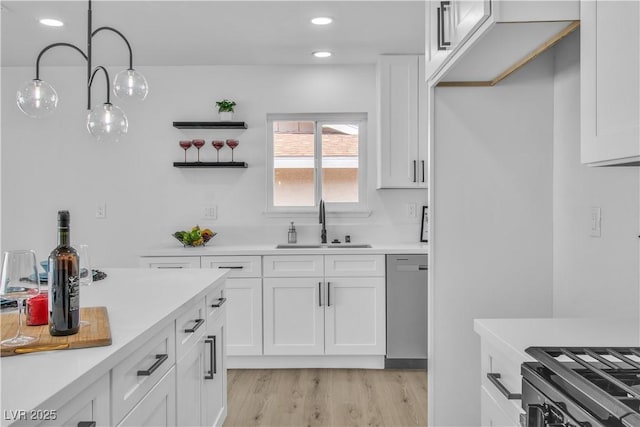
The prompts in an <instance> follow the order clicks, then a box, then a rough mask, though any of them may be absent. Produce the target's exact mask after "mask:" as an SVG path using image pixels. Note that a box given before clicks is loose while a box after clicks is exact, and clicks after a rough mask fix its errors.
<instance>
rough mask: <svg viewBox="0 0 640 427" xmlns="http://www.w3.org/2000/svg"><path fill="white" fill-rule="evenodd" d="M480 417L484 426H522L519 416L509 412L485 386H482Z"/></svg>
mask: <svg viewBox="0 0 640 427" xmlns="http://www.w3.org/2000/svg"><path fill="white" fill-rule="evenodd" d="M480 417H481V420H482V423H481V424H480V425H482V426H491V427H520V421H519V418H518V417H516V418H513V414H507V413H506V412H505V411H504V410H503V409H502V407H501V406H500V404H499V402H497V401H496V400H495V399H494V397H493V396H491V394H490V393H489V392H488V391H487V389H485V387H484V386H482V387H480Z"/></svg>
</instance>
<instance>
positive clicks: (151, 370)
mask: <svg viewBox="0 0 640 427" xmlns="http://www.w3.org/2000/svg"><path fill="white" fill-rule="evenodd" d="M168 358H169V355H168V354H156V361H155V362H153V365H151V367H150V368H149V369H146V370H140V371H138V376H139V377H148V376H149V375H151V374H153V373H154V372H155V371H156V369H158V368H159V367H160V365H162V364H163V363H164V362H165V361H166V360H167V359H168Z"/></svg>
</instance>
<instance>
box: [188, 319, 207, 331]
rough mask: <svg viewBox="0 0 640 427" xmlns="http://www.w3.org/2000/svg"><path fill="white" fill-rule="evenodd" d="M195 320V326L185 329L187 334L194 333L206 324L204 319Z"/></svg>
mask: <svg viewBox="0 0 640 427" xmlns="http://www.w3.org/2000/svg"><path fill="white" fill-rule="evenodd" d="M194 322H196V324H195V325H193V328H185V330H184V331H185V332H186V333H187V334H190V333H193V332H195V331H197V330H198V328H199V327H200V326H202V325H203V324H204V319H195V320H194Z"/></svg>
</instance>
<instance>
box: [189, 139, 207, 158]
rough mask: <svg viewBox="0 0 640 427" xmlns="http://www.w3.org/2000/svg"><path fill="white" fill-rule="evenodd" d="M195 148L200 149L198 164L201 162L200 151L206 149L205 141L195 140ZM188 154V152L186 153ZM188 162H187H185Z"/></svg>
mask: <svg viewBox="0 0 640 427" xmlns="http://www.w3.org/2000/svg"><path fill="white" fill-rule="evenodd" d="M192 142H193V146H194V147H196V148H197V149H198V163H199V162H200V149H201V148H202V147H204V139H194V140H193V141H192ZM185 154H186V152H185ZM185 161H186V160H185Z"/></svg>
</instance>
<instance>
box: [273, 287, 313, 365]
mask: <svg viewBox="0 0 640 427" xmlns="http://www.w3.org/2000/svg"><path fill="white" fill-rule="evenodd" d="M322 287H323V279H322V277H301V278H293V277H288V278H265V279H264V282H263V294H264V305H263V313H264V354H265V355H309V354H323V353H324V306H323V305H322V301H321V298H322V295H321V294H322Z"/></svg>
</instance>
